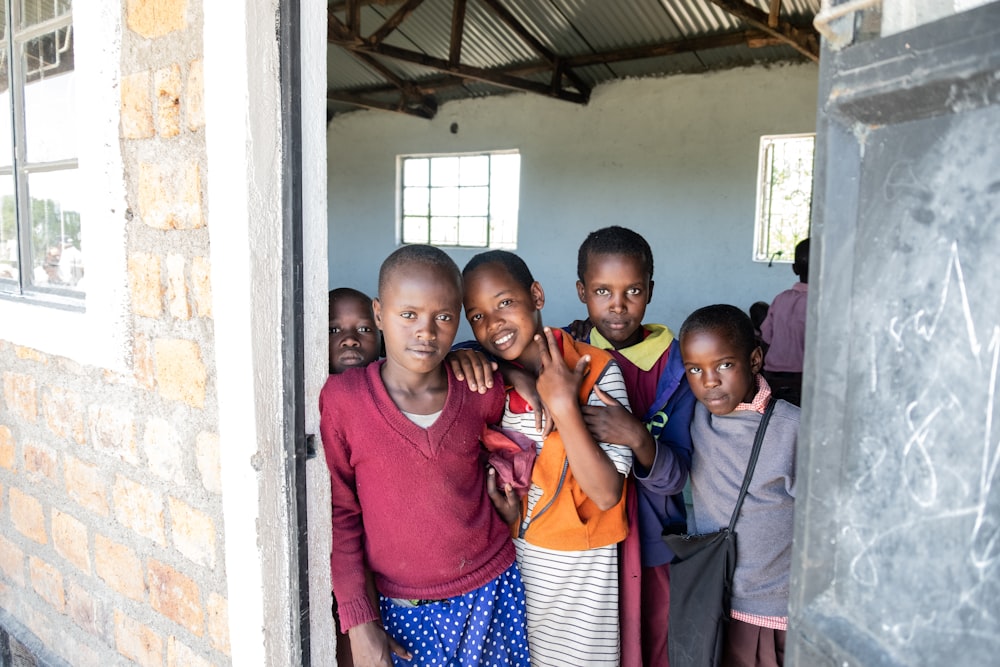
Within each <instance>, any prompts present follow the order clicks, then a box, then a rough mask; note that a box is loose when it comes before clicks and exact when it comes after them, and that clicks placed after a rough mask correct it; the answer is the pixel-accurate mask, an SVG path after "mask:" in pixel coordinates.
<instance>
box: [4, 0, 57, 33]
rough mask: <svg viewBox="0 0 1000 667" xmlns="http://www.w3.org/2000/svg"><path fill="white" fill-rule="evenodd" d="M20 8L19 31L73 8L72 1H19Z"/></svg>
mask: <svg viewBox="0 0 1000 667" xmlns="http://www.w3.org/2000/svg"><path fill="white" fill-rule="evenodd" d="M4 4H6V3H4ZM20 6H21V25H20V26H19V29H21V28H29V27H31V26H33V25H37V24H39V23H42V22H43V21H48V20H50V19H54V18H56V17H58V16H62V15H63V14H66V13H68V12H69V11H70V9H72V7H73V2H72V0H21V2H20Z"/></svg>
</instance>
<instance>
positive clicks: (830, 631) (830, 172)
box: [787, 3, 1000, 667]
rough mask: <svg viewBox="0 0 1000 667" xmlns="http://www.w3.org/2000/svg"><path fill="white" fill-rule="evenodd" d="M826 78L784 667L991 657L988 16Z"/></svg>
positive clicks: (878, 43)
mask: <svg viewBox="0 0 1000 667" xmlns="http://www.w3.org/2000/svg"><path fill="white" fill-rule="evenodd" d="M820 71H821V74H820V97H819V122H818V125H817V128H818V129H817V142H816V143H817V164H816V170H815V174H816V193H815V199H814V214H813V230H812V235H813V236H812V238H813V243H812V261H811V266H812V274H811V279H810V281H809V282H810V299H811V302H810V314H809V334H808V340H807V360H806V369H805V373H806V377H805V383H804V384H805V390H804V409H803V423H802V436H801V447H800V454H799V457H800V458H799V462H798V480H799V488H798V493H797V500H796V503H797V510H796V527H795V558H794V564H793V573H792V574H793V576H792V591H791V609H790V615H791V619H790V623H791V624H790V634H789V647H788V655H787V658H788V664H790V665H801V666H808V667H812V666H814V665H815V666H821V665H831V666H832V665H836V666H838V667H840V666H848V665H935V666H937V665H945V666H947V667H953V666H957V665H996V664H1000V400H998V392H997V388H998V387H997V384H998V383H997V373H998V360H1000V4H998V3H994V4H991V5H987V6H984V7H980V8H978V9H974V10H971V11H968V12H964V13H960V14H955V15H953V16H950V17H948V18H945V19H941V20H938V21H935V22H933V23H930V24H927V25H924V26H921V27H918V28H916V29H913V30H910V31H908V32H905V33H899V34H896V35H893V36H890V37H886V38H874V39H871V40H869V41H863V42H861V43H857V44H855V45H853V46H848V47H846V48H843V49H842V50H840V51H836V52H835V51H831V50H830V49H829V48H827V47H826V46H825V47H824V51H823V54H822V56H821V59H820Z"/></svg>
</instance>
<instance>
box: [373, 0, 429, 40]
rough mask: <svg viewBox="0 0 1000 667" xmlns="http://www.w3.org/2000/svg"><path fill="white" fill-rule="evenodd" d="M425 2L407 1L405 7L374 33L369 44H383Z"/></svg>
mask: <svg viewBox="0 0 1000 667" xmlns="http://www.w3.org/2000/svg"><path fill="white" fill-rule="evenodd" d="M423 1H424V0H406V2H404V3H403V6H402V7H400V8H399V9H397V10H396V12H395V13H394V14H393V15H392V16H390V17H389V18H387V19H386V20H385V23H383V24H382V25H381V27H379V29H378V30H376V31H375V32H373V33H372V34H371V36H370V37H369V38H368V40H367V41H368V43H370V44H381V43H382V40H384V39H385V38H386V37H388V36H389V35H391V34H392V32H393V31H394V30H395V29H396V28H398V27H399V24H400V23H402V22H403V21H405V20H406V17H408V16H409V15H410V14H412V13H413V12H414V11H415V10H416V9H417V7H419V6H420V5H421V4H422V3H423Z"/></svg>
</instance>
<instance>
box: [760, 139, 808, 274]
mask: <svg viewBox="0 0 1000 667" xmlns="http://www.w3.org/2000/svg"><path fill="white" fill-rule="evenodd" d="M806 138H809V139H812V140H813V154H814V155H815V140H816V133H815V132H801V133H797V134H766V135H764V136H762V137H761V138H760V148H759V150H758V155H757V199H756V205H755V206H754V230H753V232H754V233H753V261H755V262H767V263H768V265H771V264H772V263H775V262H777V263H785V264H791V263H792V261H793V260H794V254H795V253H794V250H795V244H796V242H797V241H801V240H802V239H804V238H806V237H807V236H809V217H810V216H809V208H808V207H807V208H806V210H805V211H804V215H803V219H804V223H805V224H804V226H803V228H802V229H801V234H800V235H797V236H796V237H795V239H794V240H791V241H788V242H787V243H785V244H784V245H782V244H781V243H780V241H777V240H773V239H769V238H767V236H768V234H771V233H772V226H771V221H770V220H769V218H768V211H765V208H766V207H767V205H768V201H769V198H770V195H771V193H770V192H769V189H770V187H769V182H768V180H769V174H770V165H769V164H768V149H769V147H770V146H772V145H774V144H775V143H777V142H779V141H787V140H797V139H806ZM811 199H812V189H811V187H810V191H809V200H811ZM808 203H809V202H806V204H807V205H808Z"/></svg>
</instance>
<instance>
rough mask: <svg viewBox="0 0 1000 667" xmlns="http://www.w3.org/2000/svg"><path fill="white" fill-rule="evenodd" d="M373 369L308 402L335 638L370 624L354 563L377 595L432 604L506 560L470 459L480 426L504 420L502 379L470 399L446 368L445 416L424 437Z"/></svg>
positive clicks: (502, 533)
mask: <svg viewBox="0 0 1000 667" xmlns="http://www.w3.org/2000/svg"><path fill="white" fill-rule="evenodd" d="M383 363H384V361H382V362H375V363H372V364H369V365H368V366H367V367H366V368H356V369H350V370H348V371H346V372H344V373H342V374H340V375H332V376H330V379H329V380H327V383H326V386H325V387H323V391H322V393H321V394H320V398H319V409H320V415H321V423H320V432H321V434H322V436H323V449H324V451H325V453H326V462H327V465H328V466H329V468H330V482H331V495H332V501H333V503H332V504H333V551H332V553H331V556H330V572H331V575H332V578H333V589H334V593H335V595H336V597H337V608H338V613H339V615H340V621H341V627H342V628H343V630H344V631H345V632H346V631H347V629H349V628H351V627H353V626H355V625H359V624H361V623H366V622H368V621H372V620H376V619H378V618H379V615H378V610H377V609H374V608H373V607H372V605H371V603H370V602H369V600H368V597H367V595H366V593H365V571H364V567H365V563H367V564H368V567H369V568H370V569H371V571H372V572H373V573H374V575H375V584H376V587H377V588H378V590H379V592H380V593H382V594H383V595H385V596H387V597H395V598H405V599H431V600H440V599H444V598H449V597H453V596H455V595H461V594H463V593H468V592H469V591H472V590H475V589H476V588H479V587H480V586H482V585H484V584H486V583H487V582H489V581H490V580H492V579H494V578H496V577H497V576H499V575H500V574H501V573H502V572H504V571H505V570H506V569H507V568H508V567H510V565H511V563H513V562H514V547H513V544H512V543H511V541H510V532H509V529H508V528H507V526H506V525H505V524H504V523H503V520H502V519H501V518H500V516H499V515H498V514H497V512H496V511H495V510H494V508H493V504H492V503H491V502H490V498H489V495H487V493H486V478H485V469H484V466H483V465H482V464H481V463H480V459H479V451H480V445H479V436H480V434H481V433H482V432H483V427H484V426H485V425H486V424H488V423H496V422H497V421H499V419H500V415H501V414H502V412H503V404H504V390H503V381H502V380H501V379H500V377H499V376H497V377H496V378H495V379H494V383H493V389H491V390H490V391H488V392H487V393H486V394H479V393H477V392H473V391H469V389H468V388H467V387H466V386H465V385H464V383H460V382H459V381H458V380H456V379H455V377H454V375H452V373H451V371H450V370H448V399H447V401H445V406H444V409H443V410H442V412H441V415H440V416H439V417H438V418H437V421H435V422H434V424H432V425H431V427H430V428H428V429H423V428H421V427H419V426H417V425H416V424H414V423H413V422H411V421H410V420H409V419H407V418H406V416H405V415H403V413H402V412H400V410H399V408H397V407H396V405H395V403H393V402H392V399H391V398H390V397H389V394H388V392H386V389H385V385H384V384H383V383H382V378H381V375H380V370H381V368H382V364H383Z"/></svg>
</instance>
